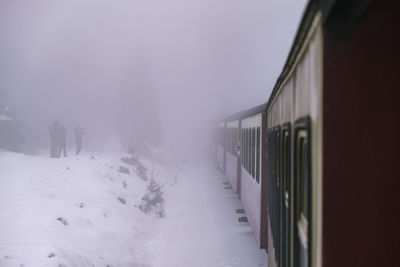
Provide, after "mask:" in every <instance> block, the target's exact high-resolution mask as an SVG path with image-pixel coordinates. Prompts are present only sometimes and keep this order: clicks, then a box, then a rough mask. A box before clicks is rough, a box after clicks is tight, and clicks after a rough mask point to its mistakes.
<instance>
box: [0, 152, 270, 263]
mask: <svg viewBox="0 0 400 267" xmlns="http://www.w3.org/2000/svg"><path fill="white" fill-rule="evenodd" d="M126 156H128V155H122V154H121V153H104V154H94V155H91V154H83V155H80V156H78V157H68V158H59V159H51V158H48V156H47V155H43V156H28V155H22V154H16V153H11V152H4V151H0V267H13V266H16V267H45V266H54V267H88V266H96V267H97V266H101V267H128V266H129V267H192V266H194V267H197V266H199V267H200V266H204V267H229V266H232V267H233V266H237V267H252V266H266V265H265V264H266V262H267V261H266V254H265V252H262V251H260V250H259V249H258V248H257V245H256V241H255V239H254V237H253V234H252V233H251V229H250V227H249V226H248V224H247V223H239V222H238V220H237V218H238V217H239V215H238V214H236V213H235V209H237V208H241V205H240V201H239V200H238V198H237V196H236V195H235V194H234V193H233V192H232V190H230V189H228V190H227V189H224V185H223V182H224V181H226V180H225V178H223V176H222V174H220V173H219V172H217V171H215V170H214V169H213V165H212V164H211V163H209V162H206V163H204V162H197V161H196V162H191V163H190V162H186V163H183V161H180V162H175V163H176V164H172V163H171V164H170V163H166V164H167V165H168V166H163V165H160V164H155V165H153V163H152V162H150V161H148V160H146V159H145V158H139V160H140V162H141V164H142V165H143V167H144V168H146V169H147V177H148V178H149V179H147V181H145V180H144V179H143V177H142V178H140V177H141V176H142V175H143V173H141V172H138V171H137V170H138V168H137V167H136V166H134V165H135V164H133V165H132V164H130V163H132V162H130V163H129V162H128V163H127V162H122V161H121V158H122V157H126ZM133 163H135V161H133ZM121 167H122V168H121ZM141 170H142V169H141ZM152 170H154V172H153V171H152ZM121 171H122V172H121ZM127 171H128V172H129V174H126V173H123V172H127ZM142 171H143V170H142ZM152 174H153V175H152ZM152 176H153V177H156V180H157V181H158V182H159V184H161V185H163V187H162V190H163V191H164V195H163V197H164V198H165V201H164V204H165V211H166V213H165V216H163V217H162V218H160V217H159V212H158V211H157V210H156V211H157V212H153V213H144V212H143V211H141V210H140V208H139V207H140V205H141V204H143V200H142V197H143V196H144V195H145V194H146V192H148V186H149V184H150V178H151V177H152ZM163 215H164V214H163Z"/></svg>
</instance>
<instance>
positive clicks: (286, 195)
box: [285, 191, 289, 208]
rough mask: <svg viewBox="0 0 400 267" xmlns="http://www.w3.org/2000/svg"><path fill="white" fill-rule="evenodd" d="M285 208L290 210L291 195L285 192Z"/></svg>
mask: <svg viewBox="0 0 400 267" xmlns="http://www.w3.org/2000/svg"><path fill="white" fill-rule="evenodd" d="M285 206H286V207H287V208H289V193H288V192H287V191H286V192H285Z"/></svg>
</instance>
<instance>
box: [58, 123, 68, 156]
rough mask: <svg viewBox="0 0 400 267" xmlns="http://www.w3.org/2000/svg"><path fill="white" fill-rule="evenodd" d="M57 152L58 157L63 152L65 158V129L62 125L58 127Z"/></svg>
mask: <svg viewBox="0 0 400 267" xmlns="http://www.w3.org/2000/svg"><path fill="white" fill-rule="evenodd" d="M58 136H59V142H60V143H59V150H58V157H60V156H61V151H64V157H66V156H67V149H66V143H67V129H65V127H64V126H63V125H60V127H59V133H58Z"/></svg>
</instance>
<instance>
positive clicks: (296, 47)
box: [266, 0, 335, 109]
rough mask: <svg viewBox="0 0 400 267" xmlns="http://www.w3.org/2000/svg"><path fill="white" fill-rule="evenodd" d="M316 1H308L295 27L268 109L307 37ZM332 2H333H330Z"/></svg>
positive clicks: (315, 8)
mask: <svg viewBox="0 0 400 267" xmlns="http://www.w3.org/2000/svg"><path fill="white" fill-rule="evenodd" d="M316 2H317V1H309V2H308V5H307V8H306V10H305V11H304V14H303V18H302V20H301V22H300V25H299V28H298V29H297V33H296V36H295V39H294V42H293V45H292V48H291V49H290V51H289V55H288V57H287V59H286V62H285V65H284V66H283V69H282V72H281V74H280V75H279V77H278V79H277V80H276V83H275V86H274V87H273V89H272V93H271V95H270V97H269V99H268V102H267V106H266V109H268V108H269V107H270V106H271V104H272V101H273V99H274V97H275V95H276V94H277V92H278V91H279V89H280V88H281V87H282V85H283V82H284V81H285V80H286V77H287V76H288V75H289V73H290V71H291V69H292V68H293V66H294V65H295V64H296V59H297V57H298V55H299V53H300V51H301V48H302V45H303V43H304V41H305V39H306V37H307V33H308V31H309V29H310V27H311V25H312V22H313V18H314V15H315V14H316V12H317V5H316ZM327 2H335V0H331V1H327ZM332 4H333V3H332Z"/></svg>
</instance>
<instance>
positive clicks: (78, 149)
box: [75, 126, 85, 155]
mask: <svg viewBox="0 0 400 267" xmlns="http://www.w3.org/2000/svg"><path fill="white" fill-rule="evenodd" d="M84 133H85V132H84V131H83V129H82V128H81V127H80V126H76V127H75V145H76V155H79V153H80V152H81V149H82V136H83V135H84Z"/></svg>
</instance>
